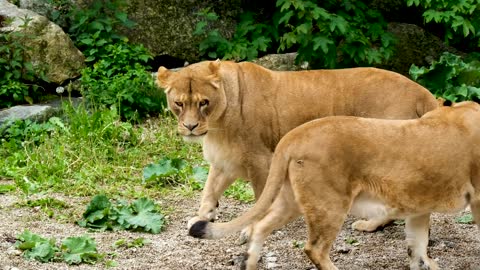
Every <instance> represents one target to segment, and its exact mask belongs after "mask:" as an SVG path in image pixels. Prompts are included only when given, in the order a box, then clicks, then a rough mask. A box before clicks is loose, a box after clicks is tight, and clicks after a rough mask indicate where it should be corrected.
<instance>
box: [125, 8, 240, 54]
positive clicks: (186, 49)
mask: <svg viewBox="0 0 480 270" xmlns="http://www.w3.org/2000/svg"><path fill="white" fill-rule="evenodd" d="M127 2H128V8H127V11H128V12H127V13H128V16H129V18H130V19H131V20H133V21H134V22H136V25H135V27H134V28H132V29H123V31H122V32H123V33H124V34H125V35H126V36H127V37H128V38H129V40H130V41H132V42H134V43H141V44H143V45H144V46H145V47H147V48H148V49H149V50H150V51H151V52H152V53H153V54H154V55H157V56H158V55H169V56H173V57H175V58H179V59H182V60H186V61H188V62H191V63H194V62H197V61H199V60H200V55H199V48H198V44H199V41H200V40H202V39H203V37H198V36H194V35H193V32H194V31H195V27H196V24H197V23H198V22H199V21H200V20H202V19H201V18H200V17H199V16H198V15H197V13H198V12H199V11H200V10H202V9H204V8H211V9H212V10H214V11H215V12H216V13H217V14H218V15H219V19H218V21H217V22H216V23H215V27H216V28H219V29H220V32H221V33H222V34H223V35H224V36H227V37H229V36H231V35H232V34H233V32H234V31H235V25H236V20H235V17H236V15H237V14H239V13H240V2H241V1H240V0H228V1H214V0H207V1H195V0H164V1H156V0H145V1H138V0H130V1H127Z"/></svg>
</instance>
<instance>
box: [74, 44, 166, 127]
mask: <svg viewBox="0 0 480 270" xmlns="http://www.w3.org/2000/svg"><path fill="white" fill-rule="evenodd" d="M103 49H104V52H103V54H104V55H103V58H102V59H100V60H99V61H98V62H96V63H95V64H94V65H93V66H92V67H87V68H85V69H84V70H83V71H82V78H81V92H82V95H83V96H84V97H85V98H87V100H88V101H89V103H90V104H91V105H93V106H97V107H98V108H100V109H101V108H102V107H110V106H112V105H115V106H116V107H117V108H118V109H119V113H120V115H121V116H122V117H123V118H124V119H128V120H133V121H138V120H140V119H141V118H143V117H145V116H146V115H148V114H149V113H157V114H158V113H160V112H162V111H163V108H164V107H166V99H165V95H164V93H163V91H161V90H159V89H158V87H157V86H156V85H155V81H154V78H153V77H152V75H151V73H150V72H148V71H147V70H146V68H145V67H144V66H143V64H146V62H147V61H148V60H150V59H151V58H152V57H151V55H150V53H149V52H148V51H147V50H146V49H145V48H144V47H143V46H141V45H131V44H128V43H126V42H124V41H119V42H117V43H115V44H109V45H106V46H103Z"/></svg>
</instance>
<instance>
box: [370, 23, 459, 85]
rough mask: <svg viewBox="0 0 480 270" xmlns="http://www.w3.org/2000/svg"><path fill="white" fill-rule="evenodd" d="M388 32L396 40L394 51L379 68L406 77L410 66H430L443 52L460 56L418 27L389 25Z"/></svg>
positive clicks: (398, 24) (405, 24)
mask: <svg viewBox="0 0 480 270" xmlns="http://www.w3.org/2000/svg"><path fill="white" fill-rule="evenodd" d="M388 31H389V32H390V33H392V34H393V35H394V36H395V38H396V40H397V41H396V44H395V51H394V54H393V55H392V56H391V57H390V59H389V60H388V61H387V62H386V63H384V64H382V65H380V66H379V67H381V68H385V69H388V70H392V71H395V72H398V73H400V74H403V75H406V76H408V70H409V69H410V66H411V65H412V64H415V65H416V66H430V64H431V63H432V61H433V60H438V59H439V58H440V56H441V55H442V53H443V52H451V53H455V54H462V53H461V52H459V51H458V50H456V49H455V48H452V47H449V46H446V45H445V43H444V42H443V41H442V40H441V39H439V38H438V37H436V36H434V35H433V34H430V33H429V32H427V31H425V30H424V29H423V28H421V27H420V26H417V25H414V24H408V23H389V24H388Z"/></svg>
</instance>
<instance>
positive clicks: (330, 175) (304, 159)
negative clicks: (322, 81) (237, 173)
mask: <svg viewBox="0 0 480 270" xmlns="http://www.w3.org/2000/svg"><path fill="white" fill-rule="evenodd" d="M478 123H480V105H479V104H477V103H474V102H462V103H458V104H455V105H453V107H442V108H438V109H436V110H434V111H431V112H429V113H427V114H425V115H424V116H423V117H422V118H420V119H415V120H384V119H366V118H359V117H349V116H339V117H327V118H323V119H317V120H313V121H311V122H309V123H306V124H303V125H301V126H300V127H297V128H295V129H294V130H292V131H290V132H289V133H287V134H286V135H285V136H284V137H283V138H282V139H281V140H280V142H279V144H278V146H277V148H276V150H275V154H274V156H273V159H272V165H271V168H270V172H269V175H268V180H267V185H266V186H265V190H264V191H263V193H262V196H261V197H260V199H259V200H258V202H257V203H256V204H255V205H254V207H253V208H252V209H251V210H250V211H248V212H246V213H245V214H243V215H242V216H240V217H238V218H236V219H234V220H232V221H230V222H228V223H208V222H206V221H199V222H197V223H195V224H194V225H193V226H192V227H191V229H190V235H192V236H195V237H199V238H221V237H223V236H225V235H227V234H230V233H232V232H235V231H238V230H240V229H242V228H244V227H245V226H247V225H249V224H254V226H253V228H252V231H253V233H252V234H251V239H250V242H249V249H248V254H247V256H246V258H247V261H246V269H247V270H253V269H256V265H257V261H258V258H259V253H260V252H261V250H262V245H263V242H264V241H265V239H266V237H267V236H268V235H269V234H270V233H271V232H272V231H273V230H274V229H275V228H277V227H278V224H284V222H285V220H288V219H289V218H290V217H291V216H294V217H297V216H299V215H300V213H302V214H303V215H304V216H305V222H306V223H307V229H308V241H307V242H306V244H305V252H306V253H307V255H308V257H309V258H310V260H311V261H312V262H313V263H314V264H315V266H316V267H317V268H318V269H322V270H336V269H337V268H336V267H335V266H334V264H333V263H332V261H331V260H330V257H329V252H330V249H331V248H332V245H333V242H334V240H335V238H336V236H337V233H338V232H339V231H340V229H341V227H342V224H343V222H344V220H345V218H346V216H347V213H348V212H351V213H352V214H354V215H365V214H366V213H368V211H369V210H370V209H374V210H377V209H382V208H383V210H384V211H385V212H386V213H388V215H389V216H391V217H396V218H405V219H406V221H405V234H406V239H407V246H408V255H409V257H410V269H411V270H437V269H438V265H437V263H436V262H435V260H432V259H431V258H429V257H428V255H427V245H428V237H429V227H430V226H429V221H430V213H432V212H443V213H449V212H453V211H459V210H463V209H464V208H465V207H466V206H467V205H470V207H471V210H472V214H473V217H474V219H475V222H476V223H477V225H478V226H480V127H479V125H478ZM364 194H369V196H368V197H365V196H363V195H364ZM373 205H375V207H366V206H373Z"/></svg>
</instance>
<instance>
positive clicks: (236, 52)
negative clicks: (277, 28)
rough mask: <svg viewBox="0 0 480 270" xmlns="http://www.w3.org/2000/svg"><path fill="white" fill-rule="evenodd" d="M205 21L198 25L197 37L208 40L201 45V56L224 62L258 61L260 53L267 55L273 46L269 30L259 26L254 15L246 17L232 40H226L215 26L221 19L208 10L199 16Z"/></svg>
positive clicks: (263, 25) (246, 15) (244, 16)
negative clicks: (231, 60)
mask: <svg viewBox="0 0 480 270" xmlns="http://www.w3.org/2000/svg"><path fill="white" fill-rule="evenodd" d="M197 15H198V16H200V17H201V18H202V19H203V20H202V21H200V22H198V23H197V26H196V28H195V31H194V32H193V34H194V35H197V36H205V38H204V39H203V40H202V41H201V42H200V45H199V46H200V47H199V49H200V54H201V55H203V56H208V57H209V58H213V59H215V58H223V59H233V60H236V61H240V60H252V59H254V58H257V56H258V52H265V51H266V50H267V47H268V46H269V45H270V43H271V41H272V40H271V38H270V37H269V35H268V34H266V33H268V32H269V31H270V30H269V27H268V26H267V25H265V24H262V23H257V22H256V21H255V18H254V16H253V14H252V13H249V12H246V13H243V14H242V15H241V17H240V22H239V23H238V25H237V27H236V31H235V33H234V34H233V36H232V38H230V39H227V38H225V37H224V36H223V35H222V33H220V30H219V29H218V28H215V27H214V25H215V23H216V22H217V20H218V15H217V14H216V13H215V12H213V11H210V10H209V9H204V10H202V11H201V12H199V13H197Z"/></svg>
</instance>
